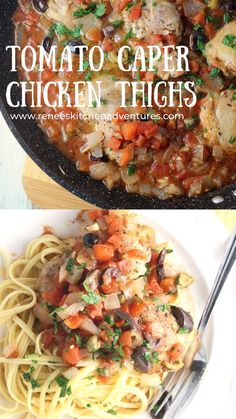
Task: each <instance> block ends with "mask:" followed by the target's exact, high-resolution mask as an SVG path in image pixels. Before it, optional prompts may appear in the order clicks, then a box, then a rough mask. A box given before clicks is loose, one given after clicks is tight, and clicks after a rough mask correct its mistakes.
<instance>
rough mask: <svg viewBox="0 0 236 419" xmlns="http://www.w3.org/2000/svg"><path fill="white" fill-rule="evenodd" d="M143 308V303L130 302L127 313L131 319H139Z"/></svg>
mask: <svg viewBox="0 0 236 419" xmlns="http://www.w3.org/2000/svg"><path fill="white" fill-rule="evenodd" d="M144 307H145V303H144V302H143V301H138V300H137V301H132V302H131V303H130V305H129V312H130V314H131V316H133V317H139V316H140V314H141V313H142V311H143V309H144Z"/></svg>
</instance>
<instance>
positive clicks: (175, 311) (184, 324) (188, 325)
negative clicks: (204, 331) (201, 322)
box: [171, 306, 193, 332]
mask: <svg viewBox="0 0 236 419" xmlns="http://www.w3.org/2000/svg"><path fill="white" fill-rule="evenodd" d="M171 313H172V315H173V316H174V318H175V320H176V322H177V323H178V325H179V327H181V328H184V329H187V330H188V331H189V332H192V330H193V319H192V316H191V315H190V314H189V313H187V311H185V310H183V309H182V308H180V307H176V306H171Z"/></svg>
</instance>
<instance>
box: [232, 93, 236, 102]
mask: <svg viewBox="0 0 236 419" xmlns="http://www.w3.org/2000/svg"><path fill="white" fill-rule="evenodd" d="M231 100H236V92H234V94H233V96H232V98H231Z"/></svg>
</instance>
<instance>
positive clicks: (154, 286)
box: [147, 269, 163, 295]
mask: <svg viewBox="0 0 236 419" xmlns="http://www.w3.org/2000/svg"><path fill="white" fill-rule="evenodd" d="M147 281H148V289H149V290H151V291H152V292H153V294H155V295H161V294H163V289H162V288H161V287H160V285H159V284H158V281H157V275H156V272H155V270H154V269H153V270H152V272H151V273H150V274H149V275H148V279H147Z"/></svg>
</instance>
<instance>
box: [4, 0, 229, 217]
mask: <svg viewBox="0 0 236 419" xmlns="http://www.w3.org/2000/svg"><path fill="white" fill-rule="evenodd" d="M16 6H17V0H7V1H6V0H0V52H1V55H0V61H1V68H0V107H1V111H2V113H3V116H4V117H5V119H6V121H7V123H8V126H9V128H10V129H11V131H12V132H13V134H14V136H15V137H16V139H17V141H18V142H19V143H20V144H21V146H22V147H23V148H24V150H25V151H26V153H27V154H28V155H29V156H30V157H31V158H32V159H33V160H34V161H35V163H36V164H37V165H38V166H39V167H40V168H41V169H42V170H43V171H44V172H45V173H47V174H48V175H49V176H50V177H51V178H53V179H54V180H55V181H56V182H58V183H59V184H60V185H62V186H63V187H64V188H66V189H67V190H68V191H70V192H72V193H73V194H75V195H77V196H79V197H80V198H82V199H84V200H86V201H88V202H90V203H91V204H94V205H97V206H99V207H101V208H130V209H132V208H133V209H134V208H144V209H148V208H164V209H177V208H185V209H188V208H189V209H190V208H191V209H194V208H199V209H200V208H201V209H208V208H222V209H223V208H236V185H235V184H231V185H227V186H225V187H224V188H222V189H220V190H217V191H212V192H208V193H206V194H204V195H202V196H200V197H198V198H188V197H180V198H171V199H168V200H165V201H161V200H159V199H158V198H149V197H145V196H140V195H136V194H130V193H127V192H125V191H124V190H121V189H114V190H112V191H108V190H107V188H106V187H105V185H103V183H102V182H98V181H96V180H94V179H92V178H91V177H90V176H88V175H87V174H84V173H79V172H78V171H77V170H76V168H75V166H74V165H73V163H71V161H70V160H68V159H67V158H66V157H65V156H63V155H62V154H61V153H60V152H59V151H58V150H57V149H56V148H55V147H54V146H53V145H51V144H49V143H48V141H47V138H46V136H45V135H44V134H43V132H42V131H41V129H40V128H39V127H38V126H37V125H36V123H34V122H33V121H30V120H23V119H22V120H20V119H18V120H12V119H11V117H10V114H14V113H21V114H22V115H24V114H26V113H29V112H30V111H29V109H27V108H25V109H24V108H19V109H17V108H11V107H10V106H9V105H8V104H7V102H6V96H5V93H6V88H7V85H8V83H10V82H11V81H15V80H16V78H17V76H16V73H14V72H10V68H11V62H10V54H9V52H8V53H7V52H6V51H5V46H6V45H13V44H14V41H13V25H12V21H11V17H12V15H13V13H14V10H15V9H16ZM19 96H20V91H19ZM14 99H17V98H14ZM3 141H4V139H3ZM3 141H2V142H3ZM12 163H13V164H14V162H12ZM215 197H221V198H223V201H222V202H219V203H214V202H213V201H212V199H214V198H215ZM218 201H219V199H218Z"/></svg>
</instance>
